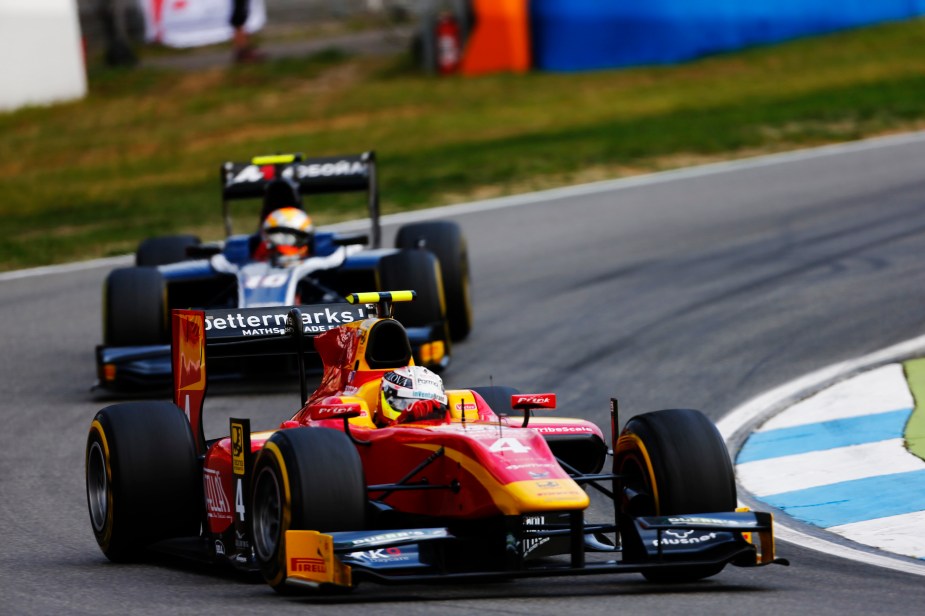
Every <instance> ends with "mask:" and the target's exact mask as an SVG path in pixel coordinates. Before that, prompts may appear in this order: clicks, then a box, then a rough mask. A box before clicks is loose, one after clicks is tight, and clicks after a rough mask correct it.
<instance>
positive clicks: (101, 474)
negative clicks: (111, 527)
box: [87, 442, 109, 532]
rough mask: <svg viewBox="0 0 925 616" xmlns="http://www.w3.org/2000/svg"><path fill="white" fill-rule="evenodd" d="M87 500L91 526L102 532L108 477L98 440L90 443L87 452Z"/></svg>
mask: <svg viewBox="0 0 925 616" xmlns="http://www.w3.org/2000/svg"><path fill="white" fill-rule="evenodd" d="M87 502H88V504H89V505H90V521H91V522H92V524H93V528H94V530H96V531H97V532H102V530H103V527H104V526H105V525H106V518H107V516H108V515H109V478H108V477H107V476H106V456H105V454H104V453H103V448H102V447H101V446H100V444H99V442H94V443H93V444H92V445H90V452H89V453H88V454H87Z"/></svg>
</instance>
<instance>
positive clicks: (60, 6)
mask: <svg viewBox="0 0 925 616" xmlns="http://www.w3.org/2000/svg"><path fill="white" fill-rule="evenodd" d="M86 93H87V71H86V67H85V66H84V56H83V45H82V43H81V36H80V24H79V22H78V20H77V2H76V0H0V110H2V111H9V110H13V109H16V108H19V107H22V106H24V105H42V104H48V103H54V102H59V101H65V100H71V99H75V98H82V97H83V96H85V95H86Z"/></svg>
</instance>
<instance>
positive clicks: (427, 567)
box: [286, 511, 789, 589]
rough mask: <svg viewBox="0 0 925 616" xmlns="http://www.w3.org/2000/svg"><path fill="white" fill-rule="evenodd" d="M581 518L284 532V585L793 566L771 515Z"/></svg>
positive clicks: (523, 518) (512, 518)
mask: <svg viewBox="0 0 925 616" xmlns="http://www.w3.org/2000/svg"><path fill="white" fill-rule="evenodd" d="M582 517H583V514H582V512H580V511H579V512H564V513H562V514H560V515H555V514H552V515H551V514H544V515H543V516H536V515H528V516H508V517H507V518H506V520H505V524H504V526H505V527H506V531H504V532H503V533H497V532H492V531H491V530H490V531H488V533H487V534H486V535H473V534H472V533H467V532H462V533H460V532H456V531H454V530H453V529H450V528H410V529H398V530H376V531H354V532H336V533H330V534H323V533H318V532H316V531H301V530H290V531H287V532H286V563H287V575H288V576H287V580H286V583H287V584H289V585H293V586H302V587H307V588H314V589H317V588H323V587H350V586H352V585H353V584H354V583H356V582H358V581H361V580H371V581H376V582H379V583H386V584H400V583H422V582H447V581H452V580H464V579H475V578H477V579H490V578H497V579H510V578H524V577H542V576H572V575H600V574H613V573H645V572H647V571H654V570H665V569H669V568H670V569H671V570H672V572H673V573H676V574H678V573H680V574H683V572H684V571H686V570H690V571H695V570H698V569H711V568H717V567H718V568H722V567H723V566H725V565H727V564H732V565H735V566H739V567H757V566H763V565H768V564H782V565H787V564H789V563H788V561H787V560H786V559H783V558H778V557H776V556H775V553H774V537H773V521H772V517H771V515H770V514H768V513H761V512H751V511H736V512H728V513H704V514H694V515H690V514H688V515H678V516H662V517H631V516H628V515H620V516H619V529H616V528H615V527H614V526H613V525H594V524H585V523H584V522H583V520H582ZM615 530H619V534H618V536H619V537H620V541H619V544H620V545H616V544H614V543H613V542H610V541H609V540H608V539H607V538H606V533H610V532H613V531H615ZM541 547H545V548H546V549H541ZM550 548H553V549H552V550H550ZM555 548H558V549H555ZM561 548H564V550H563V549H561ZM550 551H552V552H558V553H561V554H564V555H565V556H567V560H566V559H561V558H560V559H559V560H558V561H557V560H554V559H553V558H550V557H549V553H550ZM592 552H611V553H613V556H614V557H613V558H605V559H604V560H599V561H592V562H589V561H588V560H587V559H586V554H588V553H592Z"/></svg>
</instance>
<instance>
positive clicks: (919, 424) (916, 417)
mask: <svg viewBox="0 0 925 616" xmlns="http://www.w3.org/2000/svg"><path fill="white" fill-rule="evenodd" d="M903 368H904V370H905V371H906V379H907V380H908V381H909V389H910V390H911V391H912V398H913V400H915V408H914V409H913V410H912V415H911V416H910V417H909V421H908V422H907V423H906V430H905V432H904V435H903V437H904V438H905V440H906V449H908V450H909V451H911V452H912V453H914V454H915V455H917V456H918V457H920V458H922V459H923V460H925V359H914V360H912V361H907V362H906V363H905V364H904V365H903Z"/></svg>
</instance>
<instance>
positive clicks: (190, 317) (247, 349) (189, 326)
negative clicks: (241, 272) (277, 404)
mask: <svg viewBox="0 0 925 616" xmlns="http://www.w3.org/2000/svg"><path fill="white" fill-rule="evenodd" d="M368 316H372V315H370V314H368V310H367V308H366V306H365V305H363V304H358V305H353V304H347V303H343V304H341V303H338V304H317V305H310V306H298V307H294V306H273V307H267V308H229V309H222V310H174V311H173V312H172V314H171V330H172V335H171V362H172V367H173V386H174V403H176V405H177V406H178V407H180V408H181V409H183V410H184V411H185V412H186V416H187V417H188V418H189V421H190V426H191V427H192V430H193V437H194V440H195V442H196V446H197V449H198V451H199V453H202V452H203V451H204V450H205V436H204V432H203V427H202V404H203V400H204V399H205V394H206V387H207V385H208V370H207V367H206V364H207V362H206V358H208V359H216V358H222V357H247V356H260V355H284V354H297V355H298V356H299V357H300V358H302V357H303V356H304V354H306V353H313V352H314V346H313V345H311V344H307V341H306V340H305V338H307V337H308V338H313V337H315V336H317V335H318V334H321V333H322V332H325V331H327V330H329V329H333V328H335V327H337V326H339V325H343V324H344V323H351V322H353V321H362V320H363V319H365V318H367V317H368ZM296 323H301V327H294V325H295V324H296ZM300 371H301V372H302V375H301V382H302V390H303V391H302V400H303V402H304V400H305V398H306V397H307V392H306V386H305V379H304V369H300Z"/></svg>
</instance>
